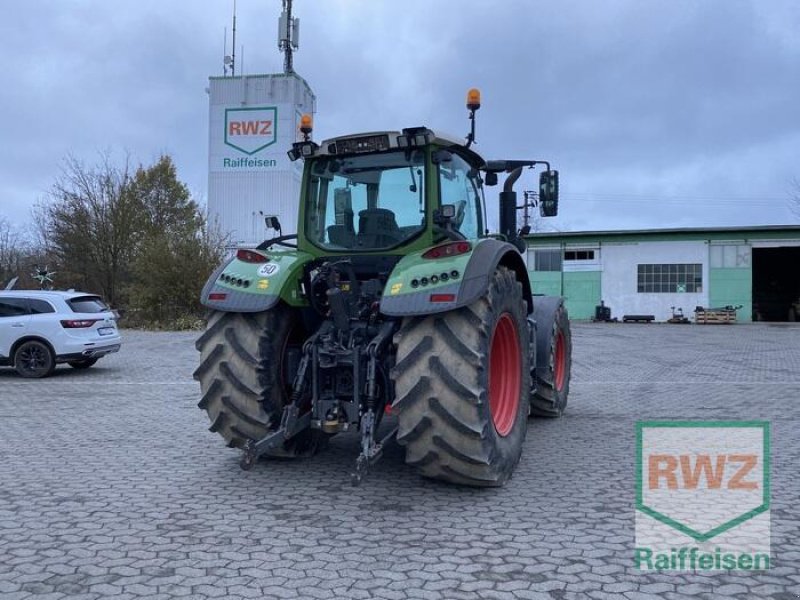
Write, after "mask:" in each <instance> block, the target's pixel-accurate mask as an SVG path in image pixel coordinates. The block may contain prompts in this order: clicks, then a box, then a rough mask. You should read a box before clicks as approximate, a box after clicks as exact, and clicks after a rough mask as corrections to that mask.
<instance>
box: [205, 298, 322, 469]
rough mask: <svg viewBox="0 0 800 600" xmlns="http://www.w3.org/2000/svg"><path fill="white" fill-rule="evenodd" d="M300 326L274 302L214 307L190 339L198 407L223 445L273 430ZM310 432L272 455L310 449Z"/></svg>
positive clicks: (242, 442)
mask: <svg viewBox="0 0 800 600" xmlns="http://www.w3.org/2000/svg"><path fill="white" fill-rule="evenodd" d="M301 331H302V328H301V327H300V324H299V318H298V316H297V314H296V312H295V311H293V310H291V309H290V308H289V307H287V306H285V305H283V304H279V305H278V306H277V307H276V308H274V309H272V310H269V311H266V312H259V313H231V312H218V311H214V312H212V313H211V314H210V316H209V319H208V325H207V328H206V331H205V332H204V333H203V334H202V335H201V336H200V338H199V339H198V340H197V342H196V343H195V347H196V348H197V349H198V350H199V351H200V356H201V360H200V366H199V367H198V368H197V370H196V371H195V372H194V378H195V379H196V380H198V381H199V382H200V388H201V392H202V398H201V399H200V402H199V403H198V407H199V408H201V409H203V410H205V411H206V412H207V413H208V417H209V419H210V421H211V426H210V427H209V431H212V432H216V433H219V434H220V435H221V436H222V437H223V439H224V440H225V442H226V443H227V444H228V446H230V447H233V448H242V447H243V446H244V445H245V444H246V443H247V442H248V441H249V440H256V441H257V440H260V439H262V438H263V437H265V436H266V435H267V434H269V433H270V432H272V431H274V430H275V429H276V428H277V427H278V425H279V423H280V419H281V413H282V409H283V406H284V404H286V403H287V402H288V400H289V391H290V389H291V381H288V382H287V379H288V375H287V373H286V366H285V364H284V363H285V362H286V361H285V358H286V355H287V353H286V351H287V348H289V347H290V346H294V347H295V348H296V347H297V346H299V345H301V344H302V342H303V339H302V335H301ZM311 434H312V432H311V431H310V430H309V431H305V432H302V433H300V434H298V435H297V436H295V437H294V438H292V439H291V440H289V441H287V442H286V443H285V444H284V446H283V447H282V448H278V449H276V450H274V451H271V452H269V453H268V454H269V455H271V456H282V457H284V456H296V455H298V454H308V453H310V452H313V451H314V450H315V449H316V448H315V444H313V443H312V437H313V436H312V435H311Z"/></svg>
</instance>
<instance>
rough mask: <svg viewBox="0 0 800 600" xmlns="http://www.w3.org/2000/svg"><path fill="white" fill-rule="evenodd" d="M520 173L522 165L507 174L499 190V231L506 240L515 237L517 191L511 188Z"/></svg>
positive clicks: (511, 239)
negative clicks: (501, 189)
mask: <svg viewBox="0 0 800 600" xmlns="http://www.w3.org/2000/svg"><path fill="white" fill-rule="evenodd" d="M521 175H522V167H517V168H516V169H514V170H513V171H511V173H510V174H509V175H508V177H507V178H506V180H505V183H503V191H502V192H500V233H502V234H503V235H504V236H506V239H507V240H508V241H513V240H514V239H516V237H517V192H515V191H514V190H513V187H514V184H515V183H516V182H517V179H519V178H520V176H521Z"/></svg>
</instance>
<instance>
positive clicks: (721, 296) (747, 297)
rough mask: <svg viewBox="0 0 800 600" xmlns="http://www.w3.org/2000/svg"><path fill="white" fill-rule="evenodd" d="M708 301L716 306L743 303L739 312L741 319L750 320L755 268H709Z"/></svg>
mask: <svg viewBox="0 0 800 600" xmlns="http://www.w3.org/2000/svg"><path fill="white" fill-rule="evenodd" d="M708 278H709V289H708V301H709V304H711V306H712V307H714V306H728V305H729V304H730V305H733V306H736V305H738V304H741V305H742V308H741V309H740V310H739V312H738V313H737V315H736V316H737V319H738V320H739V321H750V320H752V316H753V270H752V269H747V268H740V269H709V273H708Z"/></svg>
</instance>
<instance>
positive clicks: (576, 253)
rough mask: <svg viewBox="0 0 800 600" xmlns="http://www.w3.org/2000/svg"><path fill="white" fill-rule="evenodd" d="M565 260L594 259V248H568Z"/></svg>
mask: <svg viewBox="0 0 800 600" xmlns="http://www.w3.org/2000/svg"><path fill="white" fill-rule="evenodd" d="M564 260H594V250H566V251H564Z"/></svg>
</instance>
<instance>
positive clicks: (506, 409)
mask: <svg viewBox="0 0 800 600" xmlns="http://www.w3.org/2000/svg"><path fill="white" fill-rule="evenodd" d="M521 383H522V357H520V355H519V338H518V337H517V328H516V326H515V324H514V319H513V318H512V317H511V315H509V314H508V313H504V314H503V315H502V316H501V317H500V319H499V320H498V321H497V325H496V326H495V328H494V333H493V334H492V343H491V346H490V348H489V409H490V411H491V413H492V422H493V423H494V428H495V430H497V433H498V434H500V435H501V436H502V437H505V436H507V435H508V434H509V433H510V432H511V429H513V427H514V422H515V421H516V418H517V409H518V408H519V394H520V385H521Z"/></svg>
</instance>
